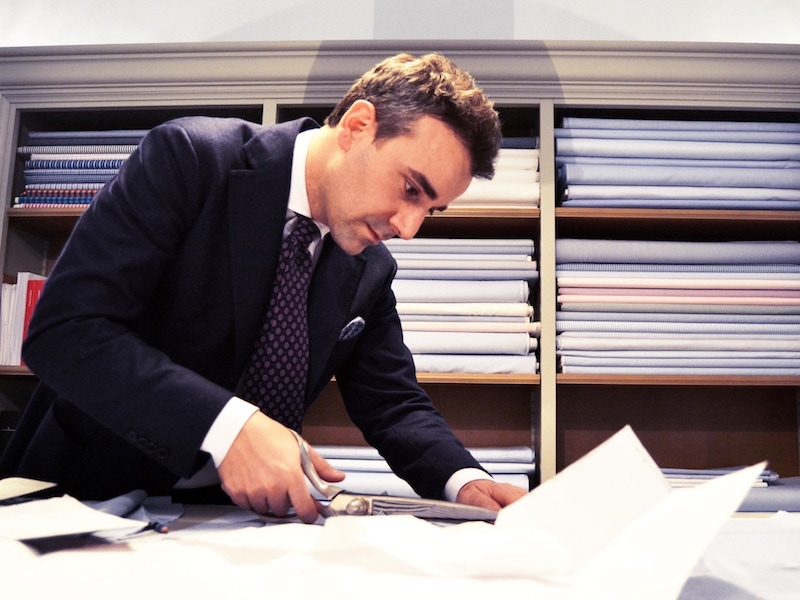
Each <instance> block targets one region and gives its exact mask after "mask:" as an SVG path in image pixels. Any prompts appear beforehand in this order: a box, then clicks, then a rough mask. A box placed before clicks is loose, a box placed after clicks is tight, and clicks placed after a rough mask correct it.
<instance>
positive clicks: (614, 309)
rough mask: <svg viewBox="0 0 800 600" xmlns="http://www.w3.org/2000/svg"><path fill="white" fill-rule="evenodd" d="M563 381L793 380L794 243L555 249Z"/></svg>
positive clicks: (799, 282) (797, 250) (796, 322)
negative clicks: (665, 377)
mask: <svg viewBox="0 0 800 600" xmlns="http://www.w3.org/2000/svg"><path fill="white" fill-rule="evenodd" d="M556 280H557V286H558V302H559V311H558V313H557V315H556V328H557V332H558V335H557V338H556V341H557V353H558V356H559V360H560V364H561V370H562V372H564V373H608V374H680V375H684V374H685V375H756V376H798V375H800V242H796V241H787V242H780V241H777V242H776V241H736V242H662V241H633V240H588V239H561V240H557V242H556Z"/></svg>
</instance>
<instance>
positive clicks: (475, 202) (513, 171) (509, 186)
mask: <svg viewBox="0 0 800 600" xmlns="http://www.w3.org/2000/svg"><path fill="white" fill-rule="evenodd" d="M539 194H540V190H539V149H538V140H537V138H506V139H504V140H503V147H502V148H501V149H500V152H499V154H498V157H497V162H496V163H495V175H494V177H493V178H492V179H480V178H474V179H473V180H472V182H471V183H470V185H469V187H468V188H467V191H466V192H464V193H463V194H462V195H461V196H459V197H458V198H456V199H455V200H454V201H453V202H451V203H450V206H451V207H470V208H474V209H488V210H497V209H526V208H537V207H538V206H539Z"/></svg>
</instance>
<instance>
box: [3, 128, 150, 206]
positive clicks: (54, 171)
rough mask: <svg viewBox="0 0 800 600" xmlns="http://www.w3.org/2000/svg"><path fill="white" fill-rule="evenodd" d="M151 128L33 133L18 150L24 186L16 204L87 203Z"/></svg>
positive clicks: (62, 204)
mask: <svg viewBox="0 0 800 600" xmlns="http://www.w3.org/2000/svg"><path fill="white" fill-rule="evenodd" d="M145 133H146V130H115V131H48V132H43V131H40V132H35V131H34V132H31V133H29V134H28V140H27V143H26V144H25V145H23V146H20V147H19V148H18V149H17V154H18V155H20V156H21V157H22V159H23V161H24V170H23V177H24V181H25V187H24V190H23V191H22V193H21V194H19V195H18V196H17V197H15V198H14V206H17V207H23V206H39V207H41V206H55V207H58V206H75V205H87V204H89V202H90V201H91V200H92V198H93V197H94V195H95V194H96V193H97V191H98V190H99V189H100V188H101V187H103V186H104V185H105V184H106V183H107V182H108V181H109V180H110V179H111V178H112V177H114V175H116V174H117V171H119V168H120V167H121V166H122V163H123V162H124V161H125V159H126V158H128V156H130V154H131V152H133V151H134V150H135V149H136V147H137V145H138V144H139V142H140V141H141V139H142V137H144V135H145Z"/></svg>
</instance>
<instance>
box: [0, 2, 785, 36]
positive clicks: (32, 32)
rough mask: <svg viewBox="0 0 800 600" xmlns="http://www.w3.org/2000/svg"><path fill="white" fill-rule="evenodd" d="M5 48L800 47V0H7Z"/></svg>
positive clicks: (2, 12) (1, 7)
mask: <svg viewBox="0 0 800 600" xmlns="http://www.w3.org/2000/svg"><path fill="white" fill-rule="evenodd" d="M0 23H2V27H0V47H11V46H42V45H72V44H116V43H131V44H140V43H157V42H167V43H169V42H206V41H224V42H229V41H291V40H296V41H316V40H321V41H322V40H369V39H386V40H396V39H418V40H425V39H502V40H644V41H688V42H692V41H710V42H747V43H749V42H758V43H784V44H800V2H798V0H701V1H698V0H569V1H567V0H266V1H265V0H233V1H232V2H231V1H229V2H223V1H220V0H24V1H20V0H0Z"/></svg>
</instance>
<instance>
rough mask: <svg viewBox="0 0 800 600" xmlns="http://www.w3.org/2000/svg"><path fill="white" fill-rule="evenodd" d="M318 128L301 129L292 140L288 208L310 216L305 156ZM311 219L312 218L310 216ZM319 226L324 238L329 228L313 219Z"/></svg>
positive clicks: (321, 235) (296, 212)
mask: <svg viewBox="0 0 800 600" xmlns="http://www.w3.org/2000/svg"><path fill="white" fill-rule="evenodd" d="M318 131H319V129H307V130H306V131H301V132H300V133H299V134H298V136H297V138H296V139H295V142H294V153H293V155H292V179H291V182H290V184H289V206H288V209H289V210H290V211H292V212H293V213H295V214H298V215H303V216H304V217H309V218H312V217H311V206H310V204H309V201H308V190H307V188H306V158H307V157H308V147H309V145H310V144H311V138H312V137H314V134H315V133H317V132H318ZM312 220H313V218H312ZM314 223H315V224H316V225H317V227H319V231H320V239H321V238H324V237H325V236H326V235H327V234H328V232H329V231H330V228H329V227H328V226H327V225H324V224H322V223H320V222H319V221H316V220H314Z"/></svg>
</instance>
